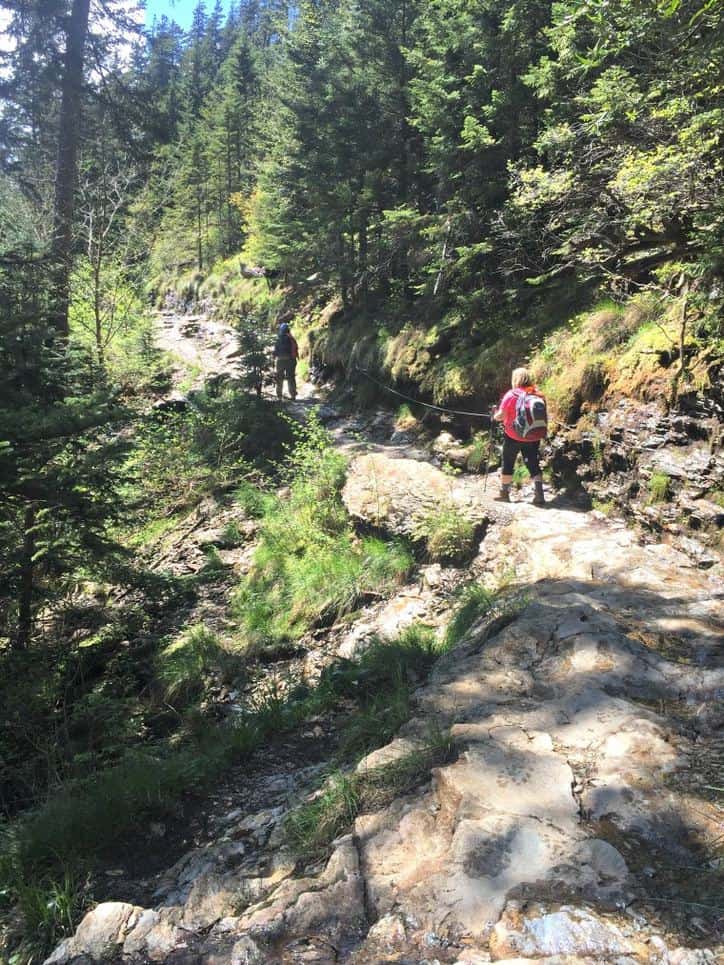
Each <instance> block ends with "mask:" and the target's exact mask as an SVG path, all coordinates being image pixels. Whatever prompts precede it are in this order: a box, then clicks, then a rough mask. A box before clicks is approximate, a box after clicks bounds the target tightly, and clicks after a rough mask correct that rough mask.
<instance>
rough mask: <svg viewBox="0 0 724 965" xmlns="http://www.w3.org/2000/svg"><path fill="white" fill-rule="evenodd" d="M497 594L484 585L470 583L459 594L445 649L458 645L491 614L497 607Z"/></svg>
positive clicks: (446, 636)
mask: <svg viewBox="0 0 724 965" xmlns="http://www.w3.org/2000/svg"><path fill="white" fill-rule="evenodd" d="M495 601H496V594H495V593H494V592H493V591H492V590H488V589H486V588H485V587H484V586H483V585H482V583H468V584H467V585H466V586H464V587H463V588H462V589H461V590H460V591H459V593H458V598H457V603H456V606H455V609H454V611H453V616H452V619H451V620H450V623H449V624H448V626H447V630H446V631H445V647H446V648H447V649H450V648H452V647H454V646H456V644H458V643H459V642H460V641H461V640H462V639H463V637H464V636H465V634H466V633H467V632H468V630H469V629H470V628H471V627H472V626H473V624H475V623H477V622H478V620H480V619H482V618H483V617H484V616H486V614H488V613H490V611H491V610H492V608H493V606H494V605H495Z"/></svg>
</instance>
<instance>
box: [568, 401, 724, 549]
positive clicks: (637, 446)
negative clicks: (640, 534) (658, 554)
mask: <svg viewBox="0 0 724 965" xmlns="http://www.w3.org/2000/svg"><path fill="white" fill-rule="evenodd" d="M594 418H595V426H593V427H592V428H590V429H586V430H583V431H581V430H580V429H577V430H575V431H574V432H572V433H567V434H563V435H560V436H558V437H557V438H556V439H554V441H553V443H552V453H551V465H552V467H553V470H554V472H555V473H556V475H558V476H559V477H560V478H562V479H563V480H564V481H565V482H566V484H567V486H568V488H569V489H573V490H575V489H576V488H578V487H581V488H582V489H583V490H585V492H586V493H587V494H588V495H589V497H590V498H592V499H593V500H595V501H596V503H597V504H598V505H601V506H603V507H604V508H606V507H614V508H616V509H617V510H618V511H621V512H623V513H624V514H625V515H626V516H627V517H629V518H632V519H633V520H635V521H636V522H637V523H639V524H641V525H642V526H643V527H645V528H646V529H647V530H648V531H650V532H652V533H654V534H661V533H666V534H668V535H669V536H670V537H671V538H672V539H673V540H674V541H675V542H676V544H677V545H678V546H679V548H681V549H682V550H683V551H684V552H685V553H687V555H689V556H690V557H691V558H692V559H693V560H694V561H695V562H696V563H697V565H699V566H701V567H702V568H708V567H711V566H715V565H716V564H717V563H718V561H719V558H720V552H721V545H722V544H721V534H722V527H724V505H722V500H723V499H724V455H723V454H722V451H721V426H722V420H723V419H724V408H722V405H721V403H720V402H718V401H717V400H716V399H715V398H713V397H712V398H709V399H708V400H702V399H690V400H688V402H687V400H686V399H684V400H682V405H681V408H680V409H679V410H678V411H673V412H670V413H665V412H663V410H662V409H661V407H660V406H659V405H657V404H656V403H653V402H650V403H642V402H636V401H633V400H629V399H627V400H623V401H621V402H620V403H619V404H618V405H617V406H616V407H615V408H613V409H611V410H608V411H606V410H603V411H600V412H598V413H597V414H596V415H595V417H594Z"/></svg>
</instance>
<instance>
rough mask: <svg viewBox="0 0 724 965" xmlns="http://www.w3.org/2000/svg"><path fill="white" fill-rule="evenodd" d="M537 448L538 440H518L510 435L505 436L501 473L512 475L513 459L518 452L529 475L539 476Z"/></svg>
mask: <svg viewBox="0 0 724 965" xmlns="http://www.w3.org/2000/svg"><path fill="white" fill-rule="evenodd" d="M539 449H540V440H538V441H537V442H518V441H517V440H516V439H511V438H510V436H505V441H504V442H503V475H504V476H512V475H513V467H514V466H515V459H516V456H517V455H518V453H520V454H521V455H522V456H523V462H524V463H525V465H526V468H527V469H528V472H529V473H530V474H531V476H533V477H535V476H540V459H539V453H538V450H539Z"/></svg>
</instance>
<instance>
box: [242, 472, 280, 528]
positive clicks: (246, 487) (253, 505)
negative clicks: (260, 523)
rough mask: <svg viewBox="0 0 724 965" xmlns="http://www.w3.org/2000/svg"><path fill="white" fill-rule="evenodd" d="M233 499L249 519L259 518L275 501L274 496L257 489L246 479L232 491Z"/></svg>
mask: <svg viewBox="0 0 724 965" xmlns="http://www.w3.org/2000/svg"><path fill="white" fill-rule="evenodd" d="M234 499H235V500H236V502H237V503H238V504H239V505H240V506H241V508H242V509H243V510H244V513H245V514H246V515H247V516H248V517H250V518H251V519H261V517H262V516H264V514H265V513H267V512H269V511H270V510H271V509H272V508H273V506H274V505H275V503H276V497H275V496H273V495H272V494H271V493H265V492H263V491H262V490H261V489H258V488H257V487H256V486H255V485H254V484H253V483H251V482H249V480H248V479H243V480H242V481H241V482H240V483H239V485H238V487H237V489H236V492H235V493H234Z"/></svg>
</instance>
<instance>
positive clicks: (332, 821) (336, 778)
mask: <svg viewBox="0 0 724 965" xmlns="http://www.w3.org/2000/svg"><path fill="white" fill-rule="evenodd" d="M451 752H452V744H451V742H450V740H449V738H448V737H447V736H446V735H444V734H434V735H432V736H431V738H430V740H429V742H428V743H427V744H426V745H424V746H422V747H421V748H420V750H418V751H415V752H413V753H411V754H408V755H406V756H404V757H400V758H398V759H397V760H394V761H393V762H391V763H390V764H386V765H383V766H381V767H377V768H374V769H370V770H367V771H364V772H362V773H356V774H345V773H336V774H333V775H332V776H331V777H330V778H329V779H328V780H327V781H326V782H325V784H324V785H323V786H322V788H321V789H320V791H318V792H317V794H316V795H315V796H314V797H313V798H312V800H311V801H309V802H308V803H306V804H303V805H301V806H300V807H298V808H296V809H295V810H293V811H292V812H291V813H290V814H289V816H288V818H287V821H286V826H285V827H286V832H287V840H288V842H289V844H290V846H291V847H292V849H293V850H294V851H295V852H296V853H297V854H298V855H299V856H300V857H302V858H305V859H315V858H316V859H318V858H320V857H324V856H326V855H327V854H328V853H329V848H330V845H331V843H332V841H334V839H335V838H337V837H339V836H340V835H341V834H342V833H343V832H344V831H346V830H347V829H348V828H350V827H351V826H352V825H353V824H354V821H355V818H356V817H357V815H358V814H364V813H365V812H367V811H372V810H379V809H381V808H383V807H385V805H387V804H389V803H390V802H391V801H393V800H395V799H396V798H398V797H400V796H401V795H403V794H405V793H408V792H409V791H411V790H412V789H413V788H414V787H417V786H418V785H420V784H422V783H424V782H425V781H427V780H429V775H430V771H431V770H432V768H433V767H439V766H440V765H441V764H443V763H445V761H446V760H449V758H450V755H451Z"/></svg>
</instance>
